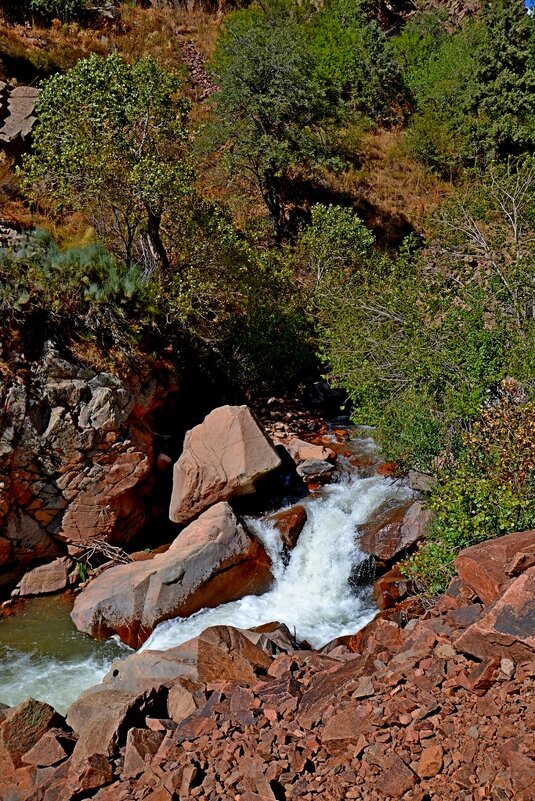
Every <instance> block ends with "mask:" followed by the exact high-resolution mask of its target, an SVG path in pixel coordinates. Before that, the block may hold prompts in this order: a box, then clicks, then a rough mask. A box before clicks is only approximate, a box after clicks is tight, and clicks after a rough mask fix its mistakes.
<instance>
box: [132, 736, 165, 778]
mask: <svg viewBox="0 0 535 801" xmlns="http://www.w3.org/2000/svg"><path fill="white" fill-rule="evenodd" d="M163 737H164V732H163V731H161V732H160V731H150V730H148V729H136V728H133V729H129V730H128V734H127V736H126V747H125V753H124V767H123V771H122V772H123V775H124V776H126V777H128V778H130V779H136V778H137V777H138V776H140V775H141V774H142V773H143V771H144V770H145V768H146V767H147V759H148V760H149V761H150V757H153V756H154V755H155V754H156V753H157V752H158V749H159V747H160V745H161V744H162V740H163Z"/></svg>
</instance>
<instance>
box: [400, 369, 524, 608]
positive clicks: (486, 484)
mask: <svg viewBox="0 0 535 801" xmlns="http://www.w3.org/2000/svg"><path fill="white" fill-rule="evenodd" d="M534 442H535V405H534V404H533V403H526V401H525V398H524V397H523V393H522V391H521V390H520V389H519V387H518V385H516V384H515V383H514V382H511V381H507V382H503V384H502V386H501V388H500V392H499V395H498V397H497V398H496V400H495V401H494V402H492V403H489V404H487V405H486V406H485V407H484V409H483V410H482V412H481V413H480V414H479V415H478V417H477V418H476V421H475V422H474V423H473V424H472V426H471V427H470V430H469V431H467V432H465V433H464V434H463V436H462V448H461V452H460V454H459V456H458V457H457V459H455V460H454V461H453V462H452V464H450V465H449V466H448V467H447V468H446V469H445V470H443V471H442V472H441V474H440V481H439V485H438V487H437V489H436V490H435V491H434V492H433V493H432V496H431V501H430V506H431V508H432V509H433V511H434V513H435V518H434V523H433V529H432V532H431V537H430V539H429V541H428V542H427V543H426V544H425V545H424V546H423V547H422V548H421V549H420V551H419V552H418V553H417V554H415V556H413V557H412V558H411V559H410V560H409V562H408V564H407V565H406V568H405V569H406V572H408V574H409V575H411V577H412V578H415V579H416V580H417V581H418V582H419V583H420V584H422V585H423V586H424V587H425V588H426V589H427V590H428V591H430V592H432V593H435V592H440V591H443V590H444V589H445V587H446V586H447V584H448V581H449V580H450V578H451V577H452V576H453V574H454V567H453V560H454V559H455V557H456V556H457V554H458V553H459V551H460V550H462V549H463V548H466V547H469V546H470V545H475V544H476V543H478V542H482V541H484V540H487V539H491V538H493V537H498V536H500V535H503V534H509V533H511V532H513V531H524V530H529V529H531V528H533V527H534V526H535V450H534V448H533V443H534Z"/></svg>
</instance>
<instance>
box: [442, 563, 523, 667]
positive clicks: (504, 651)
mask: <svg viewBox="0 0 535 801" xmlns="http://www.w3.org/2000/svg"><path fill="white" fill-rule="evenodd" d="M455 646H456V647H457V648H459V649H460V650H461V651H464V652H465V653H468V654H472V655H473V656H476V657H478V658H479V659H493V658H501V657H505V658H507V659H512V660H514V662H516V663H520V662H530V661H532V660H534V659H535V567H532V568H530V569H529V570H527V571H526V572H525V573H523V574H522V575H521V576H519V577H518V578H516V579H514V580H513V581H512V582H511V584H510V585H508V586H507V588H506V589H505V591H504V593H503V595H502V596H501V597H500V598H499V599H498V600H497V601H496V602H495V603H494V604H493V605H492V606H491V607H490V608H489V609H488V611H487V612H486V613H484V614H482V615H481V616H480V617H479V618H478V619H477V620H476V622H475V623H472V625H471V626H469V627H468V628H467V629H466V631H464V632H463V634H461V636H460V637H459V638H458V639H457V640H456V642H455Z"/></svg>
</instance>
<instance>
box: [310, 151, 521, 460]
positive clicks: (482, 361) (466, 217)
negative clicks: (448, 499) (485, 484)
mask: <svg viewBox="0 0 535 801" xmlns="http://www.w3.org/2000/svg"><path fill="white" fill-rule="evenodd" d="M534 221H535V167H534V165H533V164H532V160H531V159H530V160H528V162H527V163H526V164H523V165H520V167H519V168H518V169H516V170H513V169H512V168H511V167H509V168H500V169H499V168H495V169H494V170H493V171H491V172H490V174H489V175H488V176H487V179H486V181H485V184H484V185H483V186H475V187H473V186H472V187H469V189H468V190H467V192H466V196H465V197H464V198H460V199H456V200H455V201H453V202H452V203H450V204H449V205H448V206H447V207H446V208H444V209H443V210H442V211H441V212H440V213H439V215H438V217H437V220H436V230H435V233H434V237H433V239H432V240H431V241H430V243H429V246H428V248H427V249H426V250H425V251H423V252H422V253H420V254H419V255H418V256H417V257H416V258H412V257H411V258H409V256H408V255H404V254H401V256H400V257H399V258H398V259H396V260H393V261H390V262H388V261H386V260H385V259H384V258H383V259H379V258H378V257H377V256H375V257H371V256H370V257H369V258H368V259H366V260H364V264H361V266H360V268H359V270H358V271H356V272H355V273H353V275H349V276H347V275H342V277H341V279H342V280H341V279H340V276H338V275H337V274H336V273H333V274H332V278H331V280H330V281H324V282H323V285H320V290H319V293H318V297H317V304H318V307H319V313H320V324H321V338H322V343H323V349H324V352H325V354H326V356H327V358H328V361H329V364H330V368H331V371H332V374H333V375H334V376H335V377H337V379H338V381H339V382H340V383H341V384H342V385H343V386H344V387H345V388H346V390H347V391H348V394H349V395H350V397H351V398H352V400H353V402H354V405H355V419H356V422H359V423H367V424H371V425H376V426H377V427H378V430H377V437H378V439H379V440H380V442H381V444H383V445H384V447H385V449H386V450H387V452H388V453H389V455H390V456H391V457H393V458H396V459H398V460H399V461H403V462H405V463H408V464H410V465H411V466H414V467H417V468H419V469H424V470H429V469H430V468H431V467H432V465H433V463H434V459H435V457H436V455H437V454H438V453H439V452H441V451H443V450H444V449H446V450H449V451H454V450H455V448H456V447H457V444H458V436H459V432H460V430H461V429H462V426H463V425H464V421H466V420H469V419H470V418H472V417H473V416H474V415H476V414H477V413H478V410H479V409H480V407H481V405H482V404H483V403H484V402H485V401H486V400H487V399H488V398H489V393H492V391H493V388H494V387H496V386H497V385H498V383H499V382H500V381H501V380H502V379H503V378H505V377H507V376H509V377H512V378H515V379H517V380H518V381H521V382H527V384H528V386H529V385H531V384H532V382H533V376H534V375H535V355H534V354H535V351H534V349H533V341H534V336H535V286H534V283H533V276H534V274H535V273H534V269H535V258H534V251H533V237H534V230H535V226H534Z"/></svg>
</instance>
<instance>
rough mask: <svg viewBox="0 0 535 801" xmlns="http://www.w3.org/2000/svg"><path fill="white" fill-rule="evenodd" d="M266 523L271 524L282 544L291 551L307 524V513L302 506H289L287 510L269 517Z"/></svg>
mask: <svg viewBox="0 0 535 801" xmlns="http://www.w3.org/2000/svg"><path fill="white" fill-rule="evenodd" d="M266 521H267V522H270V523H273V525H274V526H275V527H276V528H277V529H278V531H279V532H280V535H281V539H282V541H283V543H284V544H285V545H286V547H287V548H289V549H292V548H295V546H296V545H297V540H298V539H299V535H300V534H301V532H302V530H303V528H304V526H305V523H306V522H307V513H306V509H305V507H304V506H300V505H297V506H290V508H289V509H283V510H282V511H281V512H276V513H275V514H272V515H269V516H268V517H266Z"/></svg>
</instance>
